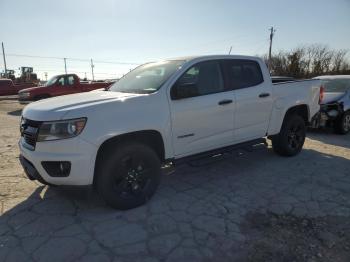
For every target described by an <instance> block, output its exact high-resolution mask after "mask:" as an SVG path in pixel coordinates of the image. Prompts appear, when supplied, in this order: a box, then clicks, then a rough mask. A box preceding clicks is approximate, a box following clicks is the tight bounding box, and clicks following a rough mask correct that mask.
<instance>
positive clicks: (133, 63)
mask: <svg viewBox="0 0 350 262" xmlns="http://www.w3.org/2000/svg"><path fill="white" fill-rule="evenodd" d="M6 56H13V57H27V58H39V59H59V60H64V59H66V60H73V61H81V62H90V60H91V59H84V58H74V57H57V56H38V55H25V54H13V53H11V54H6ZM94 62H95V63H105V64H119V65H140V64H141V63H135V62H119V61H103V60H94Z"/></svg>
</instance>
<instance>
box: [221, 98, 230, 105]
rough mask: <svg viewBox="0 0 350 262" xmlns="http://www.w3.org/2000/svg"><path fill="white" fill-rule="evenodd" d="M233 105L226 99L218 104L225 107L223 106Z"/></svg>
mask: <svg viewBox="0 0 350 262" xmlns="http://www.w3.org/2000/svg"><path fill="white" fill-rule="evenodd" d="M231 103H232V100H231V99H224V100H221V101H220V102H219V103H218V104H219V105H220V106H223V105H227V104H231Z"/></svg>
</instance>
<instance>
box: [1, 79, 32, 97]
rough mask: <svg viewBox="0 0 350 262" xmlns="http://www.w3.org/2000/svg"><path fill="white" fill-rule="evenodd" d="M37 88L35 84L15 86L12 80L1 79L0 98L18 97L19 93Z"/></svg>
mask: <svg viewBox="0 0 350 262" xmlns="http://www.w3.org/2000/svg"><path fill="white" fill-rule="evenodd" d="M33 86H36V84H35V83H22V84H14V83H13V81H12V80H11V79H0V96H10V95H17V94H18V91H20V90H22V89H25V88H29V87H33Z"/></svg>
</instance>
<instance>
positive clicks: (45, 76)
mask: <svg viewBox="0 0 350 262" xmlns="http://www.w3.org/2000/svg"><path fill="white" fill-rule="evenodd" d="M45 81H47V72H45Z"/></svg>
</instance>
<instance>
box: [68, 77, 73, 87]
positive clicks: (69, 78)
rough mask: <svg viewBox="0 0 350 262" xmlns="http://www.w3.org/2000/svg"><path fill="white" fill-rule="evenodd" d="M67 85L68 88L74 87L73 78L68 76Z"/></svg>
mask: <svg viewBox="0 0 350 262" xmlns="http://www.w3.org/2000/svg"><path fill="white" fill-rule="evenodd" d="M68 85H69V86H72V85H74V76H68Z"/></svg>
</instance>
